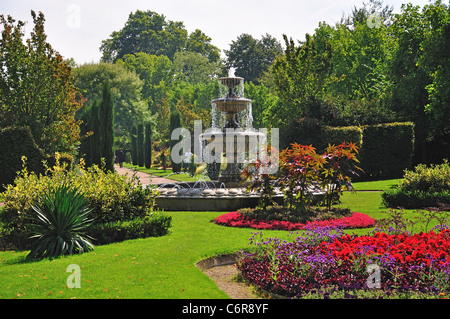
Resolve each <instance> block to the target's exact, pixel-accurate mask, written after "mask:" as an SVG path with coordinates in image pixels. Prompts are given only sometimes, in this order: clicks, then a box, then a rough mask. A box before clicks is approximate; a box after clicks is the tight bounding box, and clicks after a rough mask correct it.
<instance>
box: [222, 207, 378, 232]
mask: <svg viewBox="0 0 450 319" xmlns="http://www.w3.org/2000/svg"><path fill="white" fill-rule="evenodd" d="M215 222H216V223H217V224H219V225H224V226H231V227H249V228H254V229H270V230H291V231H292V230H301V229H303V228H304V227H305V226H307V225H308V226H319V227H324V226H341V227H342V228H366V227H372V226H373V225H374V224H375V219H373V218H372V217H370V216H368V215H365V214H362V213H357V212H353V213H352V214H351V215H349V216H345V217H341V218H332V219H328V220H316V221H311V222H306V223H300V222H298V223H295V222H290V221H283V220H264V219H263V220H261V219H250V218H248V217H247V216H245V215H244V214H240V213H238V212H237V211H235V212H230V213H227V214H224V215H221V216H218V217H217V218H216V219H215Z"/></svg>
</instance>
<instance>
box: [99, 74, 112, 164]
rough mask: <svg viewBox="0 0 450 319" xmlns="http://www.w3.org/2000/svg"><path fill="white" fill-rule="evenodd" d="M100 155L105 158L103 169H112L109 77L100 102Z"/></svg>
mask: <svg viewBox="0 0 450 319" xmlns="http://www.w3.org/2000/svg"><path fill="white" fill-rule="evenodd" d="M100 114H101V116H102V118H101V122H102V125H101V135H102V138H103V141H102V144H101V150H102V157H103V158H104V159H105V170H107V171H111V172H113V171H114V102H113V97H112V94H111V85H110V83H109V79H107V80H106V82H105V84H104V86H103V100H102V102H101V104H100Z"/></svg>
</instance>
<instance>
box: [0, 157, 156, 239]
mask: <svg viewBox="0 0 450 319" xmlns="http://www.w3.org/2000/svg"><path fill="white" fill-rule="evenodd" d="M67 184H70V186H71V187H73V188H75V189H77V190H79V191H80V192H81V193H82V194H83V196H84V197H85V198H86V200H87V201H88V202H89V205H90V207H91V208H92V212H91V214H90V218H91V219H93V220H94V223H96V224H101V223H107V222H114V221H119V220H131V219H134V218H141V217H145V216H147V215H149V214H150V213H151V212H152V211H153V210H154V207H155V197H156V194H157V190H156V189H154V188H148V187H144V186H143V185H142V184H140V183H139V181H138V179H137V177H136V176H135V175H133V176H125V175H119V174H117V173H115V172H110V171H104V170H103V169H101V168H100V167H98V166H97V165H93V166H91V167H88V168H85V167H84V162H83V160H81V162H80V164H78V165H72V168H71V169H70V170H68V169H67V168H66V167H65V166H61V165H60V163H59V156H58V155H57V156H56V165H55V166H54V167H52V168H48V170H47V172H46V174H44V175H38V174H35V173H29V172H28V171H27V169H26V166H24V168H23V169H22V171H21V172H20V174H19V175H18V176H17V177H16V179H15V184H14V185H8V187H7V189H6V191H5V192H4V193H3V194H2V200H3V202H4V203H5V207H4V210H3V213H2V214H1V217H0V219H1V220H0V221H1V222H2V223H4V224H5V225H7V226H6V227H4V233H3V234H2V236H1V237H2V240H3V241H7V242H9V243H11V244H12V245H14V246H15V247H27V245H28V242H27V238H28V234H29V233H28V232H29V230H28V228H27V220H28V219H29V218H30V216H31V214H32V208H31V206H32V205H36V206H38V205H40V204H41V201H40V198H39V195H40V194H42V193H45V192H47V191H48V190H49V189H50V188H55V187H58V186H61V185H67ZM5 236H6V237H5Z"/></svg>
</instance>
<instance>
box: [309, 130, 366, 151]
mask: <svg viewBox="0 0 450 319" xmlns="http://www.w3.org/2000/svg"><path fill="white" fill-rule="evenodd" d="M343 142H347V143H348V142H352V143H355V144H356V146H358V147H359V148H361V146H362V143H363V130H362V128H361V127H359V126H341V127H329V126H328V127H326V128H325V129H324V130H322V134H321V136H320V144H319V145H317V148H318V149H319V150H325V149H326V147H327V146H328V144H331V145H333V144H334V145H339V144H342V143H343Z"/></svg>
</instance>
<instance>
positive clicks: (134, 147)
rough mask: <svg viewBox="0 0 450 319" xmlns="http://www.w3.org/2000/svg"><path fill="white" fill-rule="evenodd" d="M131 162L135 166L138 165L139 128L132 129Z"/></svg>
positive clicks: (134, 126)
mask: <svg viewBox="0 0 450 319" xmlns="http://www.w3.org/2000/svg"><path fill="white" fill-rule="evenodd" d="M131 161H132V163H133V165H137V164H138V147H137V126H136V124H134V125H133V127H132V128H131Z"/></svg>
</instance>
